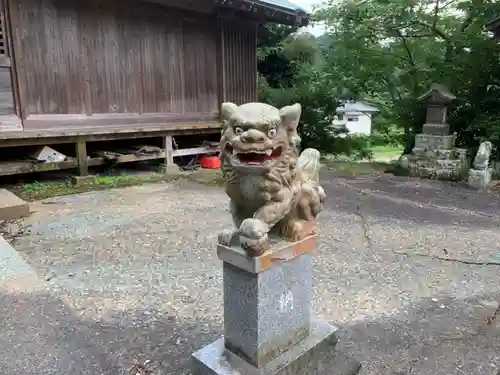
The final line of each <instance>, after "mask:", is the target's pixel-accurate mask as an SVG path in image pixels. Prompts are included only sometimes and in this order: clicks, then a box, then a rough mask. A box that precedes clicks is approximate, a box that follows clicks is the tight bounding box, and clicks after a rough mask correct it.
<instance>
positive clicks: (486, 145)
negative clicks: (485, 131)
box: [472, 142, 493, 170]
mask: <svg viewBox="0 0 500 375" xmlns="http://www.w3.org/2000/svg"><path fill="white" fill-rule="evenodd" d="M492 150H493V145H492V144H491V142H483V143H481V144H480V145H479V149H478V150H477V154H476V157H475V158H474V162H473V163H472V165H473V166H474V169H478V170H483V169H488V164H489V162H490V156H491V151H492Z"/></svg>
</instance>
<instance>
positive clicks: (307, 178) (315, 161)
mask: <svg viewBox="0 0 500 375" xmlns="http://www.w3.org/2000/svg"><path fill="white" fill-rule="evenodd" d="M320 156H321V155H320V153H319V151H318V150H316V149H315V148H306V149H305V150H304V151H302V153H301V154H300V156H299V159H298V160H297V172H298V173H299V174H300V175H301V176H302V178H303V182H312V183H313V184H319V170H320V168H321V164H320V162H319V159H320Z"/></svg>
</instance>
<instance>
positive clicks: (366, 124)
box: [337, 102, 378, 135]
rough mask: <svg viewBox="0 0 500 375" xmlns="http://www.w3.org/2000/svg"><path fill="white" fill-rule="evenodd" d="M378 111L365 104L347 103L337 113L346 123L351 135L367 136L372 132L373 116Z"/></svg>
mask: <svg viewBox="0 0 500 375" xmlns="http://www.w3.org/2000/svg"><path fill="white" fill-rule="evenodd" d="M376 112H378V109H377V108H375V107H372V106H371V105H368V104H365V103H363V102H345V103H344V104H342V105H341V106H340V107H338V108H337V113H338V114H339V116H341V117H342V120H343V121H345V125H346V127H347V129H349V134H366V135H370V134H371V132H372V116H373V114H375V113H376Z"/></svg>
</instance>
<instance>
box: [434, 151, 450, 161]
mask: <svg viewBox="0 0 500 375" xmlns="http://www.w3.org/2000/svg"><path fill="white" fill-rule="evenodd" d="M453 154H454V150H446V149H437V150H436V157H437V158H438V159H440V160H451V159H453V157H454V155H453Z"/></svg>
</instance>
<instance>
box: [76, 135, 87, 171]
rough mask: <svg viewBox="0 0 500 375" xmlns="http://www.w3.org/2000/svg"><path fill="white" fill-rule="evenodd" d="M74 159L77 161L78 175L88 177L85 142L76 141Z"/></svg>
mask: <svg viewBox="0 0 500 375" xmlns="http://www.w3.org/2000/svg"><path fill="white" fill-rule="evenodd" d="M76 158H77V160H78V175H79V176H88V174H89V160H88V157H87V142H86V141H85V139H83V138H78V139H77V141H76Z"/></svg>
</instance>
